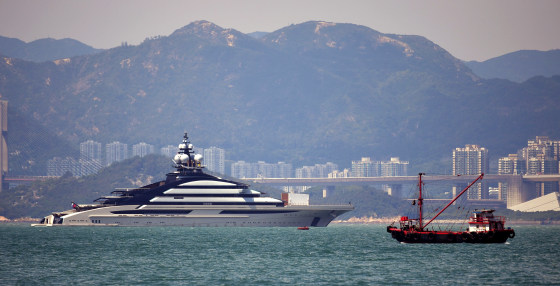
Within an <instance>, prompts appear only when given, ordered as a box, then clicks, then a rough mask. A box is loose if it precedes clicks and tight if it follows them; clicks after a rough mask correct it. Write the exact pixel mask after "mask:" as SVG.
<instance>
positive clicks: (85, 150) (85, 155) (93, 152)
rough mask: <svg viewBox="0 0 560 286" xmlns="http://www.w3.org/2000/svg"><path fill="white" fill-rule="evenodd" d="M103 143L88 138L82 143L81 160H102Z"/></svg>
mask: <svg viewBox="0 0 560 286" xmlns="http://www.w3.org/2000/svg"><path fill="white" fill-rule="evenodd" d="M101 150H102V149H101V143H99V142H95V141H93V140H88V141H85V142H82V143H80V160H85V161H92V160H95V161H97V162H101V160H102V158H103V155H102V154H103V152H102V151H101Z"/></svg>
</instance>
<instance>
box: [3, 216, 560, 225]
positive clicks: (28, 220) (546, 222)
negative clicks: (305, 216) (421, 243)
mask: <svg viewBox="0 0 560 286" xmlns="http://www.w3.org/2000/svg"><path fill="white" fill-rule="evenodd" d="M40 220H41V219H40V218H32V217H21V218H16V219H8V218H6V217H3V216H0V224H3V223H37V222H39V221H40ZM398 220H399V218H398V217H392V218H387V217H385V218H374V217H360V218H358V217H351V218H349V219H347V220H333V221H332V222H331V224H383V225H390V224H392V223H394V222H397V221H398ZM439 223H454V224H461V223H466V222H465V221H464V220H440V221H439ZM507 224H508V225H560V220H508V221H507Z"/></svg>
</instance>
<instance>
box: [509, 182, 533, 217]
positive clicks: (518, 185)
mask: <svg viewBox="0 0 560 286" xmlns="http://www.w3.org/2000/svg"><path fill="white" fill-rule="evenodd" d="M506 184H507V188H506V189H507V208H508V209H509V208H510V207H513V206H515V205H518V204H520V203H524V202H526V201H528V200H531V199H533V198H536V197H537V188H536V183H534V182H523V177H522V176H521V175H513V176H511V177H510V178H509V179H508V180H507V181H506Z"/></svg>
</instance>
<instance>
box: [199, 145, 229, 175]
mask: <svg viewBox="0 0 560 286" xmlns="http://www.w3.org/2000/svg"><path fill="white" fill-rule="evenodd" d="M225 153H226V152H225V151H224V149H222V148H218V147H214V146H212V147H210V148H206V149H204V154H203V155H204V165H205V166H206V168H207V169H208V170H210V171H212V172H216V173H219V174H225V172H226V163H225V160H226V159H225Z"/></svg>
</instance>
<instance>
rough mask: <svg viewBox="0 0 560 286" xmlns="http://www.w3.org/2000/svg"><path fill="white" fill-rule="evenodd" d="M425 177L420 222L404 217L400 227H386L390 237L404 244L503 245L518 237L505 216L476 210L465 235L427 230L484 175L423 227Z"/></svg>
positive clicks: (420, 193)
mask: <svg viewBox="0 0 560 286" xmlns="http://www.w3.org/2000/svg"><path fill="white" fill-rule="evenodd" d="M422 175H424V174H423V173H420V174H418V190H419V195H418V218H413V219H410V218H408V217H407V216H402V217H401V218H400V220H399V222H398V224H399V226H398V227H397V226H395V223H393V224H391V225H389V226H387V232H389V233H391V236H392V237H393V238H394V239H396V240H397V241H399V242H404V243H460V242H467V243H504V242H506V240H507V239H508V238H514V237H515V231H514V230H513V229H511V228H505V226H504V224H505V218H504V217H503V216H494V210H480V211H477V210H475V211H474V212H473V213H472V215H471V217H470V218H469V228H468V229H467V230H466V231H451V230H443V231H436V230H428V229H427V226H428V225H429V224H430V223H431V222H433V221H434V220H435V219H436V218H437V217H438V216H439V215H440V214H441V213H443V212H444V211H445V210H446V209H447V208H448V207H449V206H450V205H452V204H453V203H454V202H455V201H456V200H457V199H458V198H459V197H460V196H461V195H463V194H464V193H465V192H466V191H467V190H468V189H469V188H470V187H471V186H472V185H474V184H475V183H476V182H477V181H478V180H482V177H484V174H481V175H480V176H478V177H477V178H476V179H475V180H474V181H472V182H471V183H470V184H469V185H468V186H467V187H466V188H465V189H464V190H463V191H461V192H460V193H459V194H458V195H457V196H456V197H455V198H453V199H452V200H451V201H450V202H449V203H448V204H447V206H445V207H444V208H443V209H442V210H441V211H440V212H439V213H438V214H436V215H435V216H434V217H433V218H432V219H431V220H430V221H428V222H427V223H424V221H423V219H422V211H423V209H422V208H423V198H422Z"/></svg>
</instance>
